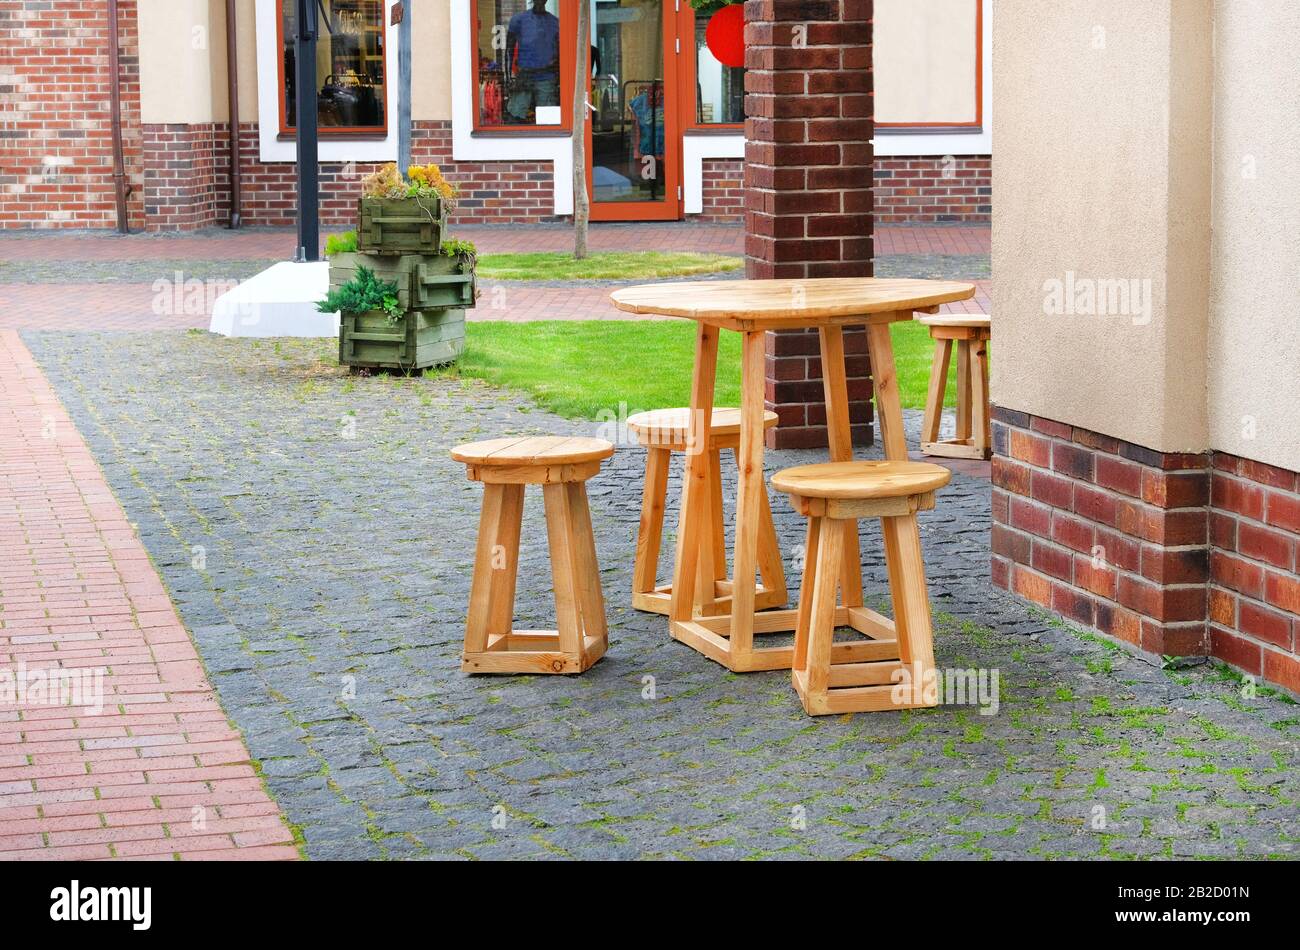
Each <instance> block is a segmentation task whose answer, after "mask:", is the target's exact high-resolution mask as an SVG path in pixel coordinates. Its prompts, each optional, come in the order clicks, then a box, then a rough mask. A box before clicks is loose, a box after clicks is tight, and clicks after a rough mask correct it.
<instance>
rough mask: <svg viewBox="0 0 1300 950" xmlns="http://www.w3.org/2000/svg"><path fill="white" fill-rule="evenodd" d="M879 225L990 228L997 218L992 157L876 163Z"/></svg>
mask: <svg viewBox="0 0 1300 950" xmlns="http://www.w3.org/2000/svg"><path fill="white" fill-rule="evenodd" d="M875 180H876V196H875V197H876V223H877V224H953V223H966V224H987V223H988V222H989V221H990V220H991V219H992V214H993V205H992V201H993V158H992V156H989V155H957V156H952V155H948V156H934V155H921V156H890V157H889V158H877V159H876V172H875Z"/></svg>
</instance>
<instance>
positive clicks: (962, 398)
mask: <svg viewBox="0 0 1300 950" xmlns="http://www.w3.org/2000/svg"><path fill="white" fill-rule="evenodd" d="M970 389H971V386H970V342H969V341H967V340H958V341H957V434H956V439H957V441H958V442H960V441H962V440H963V439H969V438H970V421H971V420H970Z"/></svg>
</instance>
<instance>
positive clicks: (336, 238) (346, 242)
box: [325, 231, 357, 257]
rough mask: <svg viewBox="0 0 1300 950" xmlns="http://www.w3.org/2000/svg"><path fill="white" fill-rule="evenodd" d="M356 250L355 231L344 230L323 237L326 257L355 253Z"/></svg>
mask: <svg viewBox="0 0 1300 950" xmlns="http://www.w3.org/2000/svg"><path fill="white" fill-rule="evenodd" d="M356 250H357V232H356V231H344V232H343V233H342V234H331V235H330V236H329V237H327V238H326V239H325V256H326V257H334V256H336V255H338V254H355V253H356Z"/></svg>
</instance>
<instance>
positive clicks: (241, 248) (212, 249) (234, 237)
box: [0, 222, 990, 261]
mask: <svg viewBox="0 0 1300 950" xmlns="http://www.w3.org/2000/svg"><path fill="white" fill-rule="evenodd" d="M453 231H454V233H455V235H456V237H459V238H464V239H467V240H471V241H473V242H474V243H475V244H477V245H478V248H479V251H480V252H482V253H484V254H493V253H507V252H515V251H565V250H569V249H570V248H572V247H573V231H572V229H571V228H569V227H568V226H564V225H553V226H548V225H528V226H520V227H501V226H494V227H484V226H481V225H480V226H477V227H471V226H465V227H454V228H453ZM989 238H990V230H989V228H987V227H916V228H913V227H906V228H900V227H893V228H878V229H877V231H876V254H877V255H878V256H887V255H891V254H988V253H989ZM296 243H297V238H296V236H295V234H294V232H292V231H288V230H260V229H259V230H248V231H222V230H211V231H203V232H200V233H198V234H172V235H154V234H133V235H129V236H127V237H121V236H119V235H116V234H112V233H107V232H89V233H87V232H82V233H78V234H60V233H49V232H44V231H40V232H33V231H28V232H0V258H4V259H7V260H12V261H22V260H60V259H61V260H70V261H71V260H82V261H129V260H136V261H138V260H176V259H191V260H256V259H259V258H278V259H282V260H288V259H290V258H292V257H293V253H294V247H295V245H296ZM590 245H591V249H592V250H593V251H698V252H701V253H712V254H743V253H744V231H743V230H742V229H741V228H740V227H739V226H736V225H720V224H696V223H693V222H688V223H677V224H643V223H642V224H634V225H633V224H596V225H593V226H592V229H591V236H590Z"/></svg>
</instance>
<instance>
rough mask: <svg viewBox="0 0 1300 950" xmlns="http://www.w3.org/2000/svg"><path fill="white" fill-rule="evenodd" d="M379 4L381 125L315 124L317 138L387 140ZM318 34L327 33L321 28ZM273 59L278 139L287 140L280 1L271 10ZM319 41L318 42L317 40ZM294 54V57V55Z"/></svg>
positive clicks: (289, 130)
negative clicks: (275, 76)
mask: <svg viewBox="0 0 1300 950" xmlns="http://www.w3.org/2000/svg"><path fill="white" fill-rule="evenodd" d="M378 5H379V26H380V27H381V29H382V30H383V31H384V81H383V84H382V85H381V86H380V90H381V92H382V96H381V101H382V103H383V107H384V124H383V125H382V126H379V125H364V126H341V125H340V126H335V125H331V126H325V127H321V126H320V125H319V124H318V125H317V135H318V136H319V137H320V138H322V139H328V138H387V137H388V23H387V20H388V17H387V16H386V13H387V8H388V5H387V4H386V3H385V2H384V0H378ZM321 31H322V32H324V33H328V31H327V30H325V28H324V27H321ZM275 42H276V50H275V59H276V74H277V76H278V78H279V82H280V86H279V88H278V89H277V90H276V99H277V100H278V102H279V104H280V109H279V111H280V136H281V137H282V138H286V137H291V136H293V134H294V127H293V126H291V125H289V122H288V118H287V114H286V107H285V92H286V90H285V85H284V5H283V3H281V2H280V0H276V11H275ZM318 42H319V40H318ZM296 55H297V54H296V52H295V56H296Z"/></svg>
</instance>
